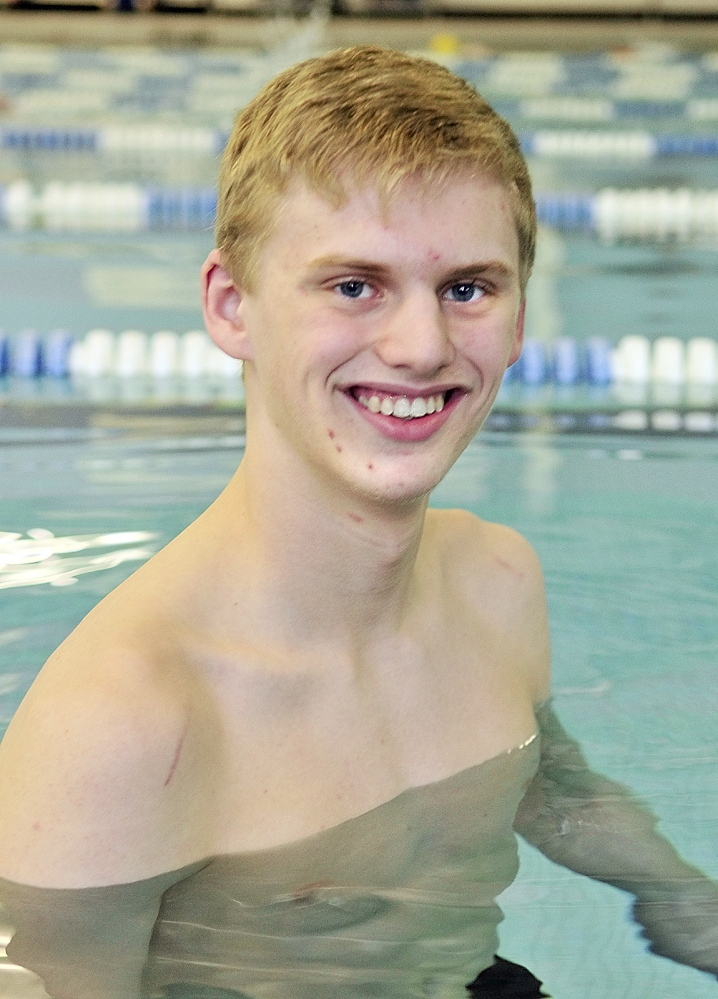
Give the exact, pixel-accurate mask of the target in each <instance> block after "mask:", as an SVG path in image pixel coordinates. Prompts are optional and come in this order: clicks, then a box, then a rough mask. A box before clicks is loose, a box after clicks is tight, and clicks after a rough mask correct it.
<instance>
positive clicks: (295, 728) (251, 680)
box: [213, 633, 535, 853]
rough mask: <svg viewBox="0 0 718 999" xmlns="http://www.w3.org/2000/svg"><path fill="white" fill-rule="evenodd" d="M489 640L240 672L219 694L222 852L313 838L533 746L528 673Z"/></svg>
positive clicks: (451, 642)
mask: <svg viewBox="0 0 718 999" xmlns="http://www.w3.org/2000/svg"><path fill="white" fill-rule="evenodd" d="M469 637H471V638H473V639H474V642H473V643H470V642H468V641H467V639H468V638H469ZM481 637H482V636H481V635H480V634H478V633H476V634H474V635H472V636H468V635H466V634H464V635H463V636H461V640H460V641H456V640H455V638H456V636H454V637H453V638H451V637H447V640H446V641H445V642H443V643H433V642H429V643H427V645H426V646H425V647H420V648H419V647H417V648H415V649H414V650H413V654H412V655H408V656H405V655H396V656H395V657H394V658H393V659H387V660H386V661H384V662H382V663H359V664H356V663H351V662H349V661H347V660H346V659H344V660H342V659H341V658H340V657H337V662H336V663H335V665H334V668H332V665H331V663H319V664H317V663H313V662H310V661H302V660H301V659H300V658H299V657H298V660H297V662H296V663H294V664H293V668H288V667H287V665H286V664H285V668H284V669H277V668H276V664H275V666H274V668H268V669H266V670H262V669H259V670H257V669H256V668H253V669H252V670H251V671H248V672H245V671H244V670H243V669H241V668H240V669H238V670H236V671H235V673H234V674H233V675H234V677H235V679H234V682H233V683H231V684H224V685H222V684H220V688H219V690H218V697H217V703H218V704H219V705H220V709H219V719H220V722H219V723H220V725H221V727H222V736H223V737H222V745H223V747H224V752H223V757H222V760H221V778H220V783H221V787H220V795H219V802H220V803H221V804H220V816H219V822H218V824H217V826H216V830H217V842H216V843H215V844H214V850H213V852H217V853H238V852H245V851H249V850H258V849H267V848H272V847H275V846H278V845H281V844H283V843H289V842H293V841H295V840H299V839H302V838H304V837H306V836H310V835H313V834H315V833H317V832H321V831H323V830H326V829H330V828H333V827H334V826H337V825H339V824H340V823H342V822H345V821H347V820H349V819H352V818H355V817H356V816H358V815H362V814H364V813H366V812H368V811H369V810H371V809H373V808H375V807H377V806H379V805H381V804H383V803H385V802H387V801H390V800H392V799H393V798H394V797H396V796H397V795H399V794H401V793H403V792H404V791H406V790H407V789H408V788H411V787H419V786H423V785H428V784H431V783H433V782H435V781H439V780H443V779H445V778H447V777H450V776H451V775H453V774H455V773H459V772H460V771H462V770H465V769H466V768H468V767H471V766H474V765H476V764H478V763H482V762H483V761H485V760H488V759H491V758H493V757H495V756H497V755H499V754H501V753H503V752H505V751H507V750H510V749H513V748H514V747H516V746H518V745H520V744H521V743H523V742H524V741H525V740H526V739H527V738H528V737H530V736H531V735H532V734H533V732H534V730H535V721H534V718H533V710H532V706H531V701H530V696H529V694H528V691H527V690H526V688H525V685H524V683H523V682H522V680H521V675H522V674H521V671H520V669H518V668H517V666H518V664H517V663H515V662H513V661H512V657H511V655H510V654H509V655H507V654H506V651H505V649H502V648H501V647H500V646H499V645H497V643H495V642H492V641H489V640H487V638H486V636H483V641H481V640H480V639H481Z"/></svg>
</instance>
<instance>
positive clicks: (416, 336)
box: [374, 293, 455, 376]
mask: <svg viewBox="0 0 718 999" xmlns="http://www.w3.org/2000/svg"><path fill="white" fill-rule="evenodd" d="M374 349H375V351H376V353H377V354H378V356H379V357H380V358H381V360H382V361H383V362H384V364H386V365H387V366H388V367H390V368H404V369H406V370H407V371H408V372H411V373H412V374H416V375H422V376H428V375H433V374H436V372H438V371H440V370H441V369H442V368H444V367H447V366H448V365H449V364H451V362H452V361H453V359H454V355H455V349H454V344H453V342H452V340H451V337H450V334H449V328H448V322H447V318H446V316H445V315H444V313H443V311H442V309H441V304H440V303H439V301H438V300H437V299H436V297H435V296H434V295H433V294H432V295H428V294H418V293H417V294H413V295H407V296H405V297H403V298H402V300H401V301H400V302H398V303H397V305H396V306H395V307H394V308H393V309H392V311H391V313H390V314H389V315H388V316H387V317H386V318H385V321H384V323H383V324H382V325H381V327H380V329H379V330H378V333H377V337H376V341H375V345H374Z"/></svg>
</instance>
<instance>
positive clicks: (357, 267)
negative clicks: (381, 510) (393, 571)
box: [237, 175, 523, 501]
mask: <svg viewBox="0 0 718 999" xmlns="http://www.w3.org/2000/svg"><path fill="white" fill-rule="evenodd" d="M518 273H519V262H518V239H517V235H516V226H515V223H514V220H513V217H512V213H511V207H510V200H509V197H508V194H507V192H506V190H505V189H504V188H503V187H502V186H501V185H500V184H498V183H497V182H495V181H494V180H492V179H490V178H488V177H487V178H478V179H477V178H476V177H469V176H463V175H460V176H457V177H454V178H452V179H450V180H449V181H447V182H445V183H444V184H443V185H440V186H436V187H435V188H430V187H428V186H425V185H422V184H420V183H419V182H417V181H407V182H405V183H404V184H403V185H402V186H401V188H400V189H399V190H398V191H397V192H396V193H395V194H394V195H393V196H392V197H391V199H390V201H389V203H388V204H382V201H381V199H380V197H379V195H378V193H377V192H376V191H375V190H374V189H373V188H370V187H369V188H365V189H361V190H355V191H354V192H353V193H351V195H350V196H349V198H348V199H347V200H346V202H345V203H344V204H343V205H341V206H340V207H339V208H335V207H333V206H332V205H331V204H330V203H329V202H327V201H326V200H324V199H323V198H322V197H321V196H319V195H318V194H316V193H314V192H313V191H311V190H310V189H309V188H308V187H306V186H305V185H303V184H299V183H296V184H295V185H294V186H293V188H292V189H291V190H290V192H289V193H288V194H287V196H286V197H285V199H284V201H283V202H282V203H281V205H280V207H279V210H278V217H277V223H276V226H275V228H274V229H273V230H272V233H271V235H270V237H269V238H268V240H267V242H266V243H265V245H264V247H263V250H262V253H261V257H260V260H259V266H258V268H257V274H258V276H257V281H256V284H255V286H254V287H253V289H252V291H251V292H250V293H247V294H241V293H240V300H239V305H238V310H237V323H238V326H239V328H240V329H241V330H242V331H243V336H244V337H245V341H246V348H245V351H244V356H245V358H246V364H245V384H246V389H247V414H248V425H249V427H250V437H249V438H248V448H249V447H250V445H251V444H252V443H253V438H252V434H254V439H256V438H257V436H260V438H261V437H263V438H264V444H265V445H266V447H267V448H275V449H276V448H277V447H280V448H287V447H288V448H289V449H290V450H291V451H292V452H293V454H294V455H295V456H296V457H299V458H300V459H301V460H302V464H303V467H305V468H306V469H307V470H309V469H311V470H312V471H313V473H317V472H319V473H320V474H321V476H322V478H323V479H324V480H325V481H332V482H333V483H334V484H335V485H336V486H337V487H339V488H349V489H350V490H353V491H357V490H358V491H359V492H360V493H365V494H367V495H368V496H371V497H374V498H376V499H381V500H394V501H400V500H408V499H413V498H418V497H423V496H424V495H426V493H427V492H428V491H429V490H430V489H432V488H433V487H434V486H435V485H436V484H437V482H439V480H440V479H441V478H442V477H443V476H444V475H445V473H446V472H447V471H448V469H449V468H450V467H451V465H452V464H453V462H454V461H455V460H456V458H457V457H458V456H459V454H460V453H461V452H462V451H463V449H464V448H465V447H466V445H467V444H468V443H469V441H470V440H471V439H472V437H473V436H474V435H475V433H476V431H477V430H478V428H479V427H480V425H481V423H482V421H483V419H484V418H485V416H486V414H487V413H488V411H489V408H490V406H491V403H492V402H493V400H494V397H495V395H496V392H497V391H498V388H499V385H500V383H501V378H502V375H503V373H504V370H505V368H506V366H507V364H509V363H511V362H512V361H513V360H515V359H516V357H517V356H518V353H519V352H520V346H521V336H522V316H523V307H522V296H521V291H520V287H519V277H518Z"/></svg>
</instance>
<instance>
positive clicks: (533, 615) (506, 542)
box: [451, 511, 551, 705]
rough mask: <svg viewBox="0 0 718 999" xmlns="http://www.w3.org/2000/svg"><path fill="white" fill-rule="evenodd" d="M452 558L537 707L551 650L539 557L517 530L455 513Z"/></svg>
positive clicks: (543, 696)
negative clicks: (459, 567)
mask: <svg viewBox="0 0 718 999" xmlns="http://www.w3.org/2000/svg"><path fill="white" fill-rule="evenodd" d="M452 516H454V517H455V521H454V528H455V530H454V532H453V542H452V552H451V556H452V560H453V561H454V564H457V565H460V566H461V568H462V571H461V586H462V589H463V590H464V591H465V592H467V593H469V595H470V600H471V601H472V603H473V606H474V609H475V613H476V614H478V615H481V616H482V617H483V618H484V619H485V620H486V622H487V626H488V627H490V628H491V629H492V630H493V631H494V633H496V634H497V635H498V636H499V639H500V642H501V644H502V646H503V648H504V649H505V650H506V654H507V658H508V659H510V660H511V661H512V663H515V665H516V668H517V669H518V670H519V671H520V673H521V674H522V677H523V680H524V682H525V683H526V685H527V687H528V689H529V692H530V694H531V698H532V701H533V703H534V705H539V704H541V703H543V702H544V701H546V700H547V699H548V697H549V694H550V684H551V675H550V674H551V651H550V639H549V627H548V615H547V610H546V593H545V587H544V579H543V572H542V570H541V563H540V562H539V558H538V555H537V554H536V552H535V550H534V548H533V547H532V546H531V544H529V542H528V541H527V540H526V539H525V538H524V537H523V536H522V535H521V534H519V533H518V532H517V531H515V530H513V529H512V528H510V527H505V526H504V525H502V524H494V523H489V522H486V521H483V520H480V519H479V518H477V517H475V516H473V515H472V514H469V513H466V512H465V511H456V512H455V513H452Z"/></svg>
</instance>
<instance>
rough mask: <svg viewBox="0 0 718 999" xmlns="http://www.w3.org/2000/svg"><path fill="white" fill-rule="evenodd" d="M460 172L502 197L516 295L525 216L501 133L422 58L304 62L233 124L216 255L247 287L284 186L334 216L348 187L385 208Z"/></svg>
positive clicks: (368, 50)
mask: <svg viewBox="0 0 718 999" xmlns="http://www.w3.org/2000/svg"><path fill="white" fill-rule="evenodd" d="M466 170H469V171H472V172H475V173H476V174H488V175H489V176H491V177H493V178H495V179H496V180H497V181H498V182H500V183H501V184H502V185H504V186H505V187H506V189H507V191H508V193H509V196H510V198H511V201H512V208H513V214H514V218H515V221H516V230H517V234H518V243H519V278H520V281H521V287H522V289H523V288H524V287H525V284H526V281H527V279H528V275H529V272H530V270H531V266H532V263H533V258H534V252H535V244H536V212H535V207H534V202H533V197H532V194H531V180H530V178H529V173H528V169H527V166H526V163H525V161H524V158H523V156H522V154H521V150H520V147H519V143H518V140H517V138H516V136H515V135H514V133H513V131H512V130H511V127H510V126H509V125H508V123H507V122H506V121H504V119H503V118H501V117H500V116H499V115H497V114H496V112H495V111H493V109H492V108H491V107H490V106H489V105H488V104H487V103H486V101H485V100H484V99H483V98H482V97H480V96H479V94H477V93H476V91H475V90H474V89H473V88H472V87H471V86H470V85H469V84H468V83H467V82H466V81H465V80H462V79H461V78H460V77H458V76H455V75H454V74H453V73H451V72H449V70H447V69H445V68H444V67H443V66H440V65H438V64H436V63H434V62H432V61H431V60H429V59H422V58H418V57H415V56H408V55H405V54H403V53H401V52H397V51H394V50H392V49H384V48H381V47H379V46H374V45H361V46H359V45H358V46H354V47H352V48H348V49H340V50H338V51H335V52H330V53H329V54H328V55H324V56H320V57H318V58H313V59H307V60H306V61H304V62H301V63H298V64H297V65H295V66H292V67H291V68H290V69H287V70H285V71H284V72H282V73H280V74H279V75H278V76H276V77H274V79H273V80H271V81H270V82H269V83H268V84H267V85H266V86H265V87H264V88H263V89H262V90H261V91H260V92H259V94H257V96H256V97H255V98H254V99H253V100H252V101H250V103H249V104H248V105H247V106H246V107H245V108H244V109H243V110H242V111H241V112H240V113H239V115H238V116H237V119H236V122H235V125H234V129H233V130H232V134H231V136H230V138H229V142H228V143H227V147H226V149H225V151H224V155H223V157H222V164H221V168H220V176H219V201H218V207H217V224H216V238H217V246H218V247H219V249H220V251H221V253H222V257H223V259H224V261H225V264H226V266H227V267H228V269H229V270H230V272H231V274H232V276H233V277H234V278H235V280H237V281H238V282H239V283H240V284H242V285H243V286H244V287H245V288H251V286H252V283H253V281H254V279H255V276H256V275H255V271H256V265H257V258H258V256H259V253H260V251H261V249H262V246H263V243H264V241H265V240H266V238H267V237H268V236H269V234H270V232H271V230H272V226H273V224H274V220H275V218H276V214H277V213H276V208H277V204H278V200H279V198H280V197H281V195H283V194H284V193H285V192H286V191H287V188H288V186H289V184H290V182H291V181H292V180H293V179H295V178H297V177H299V178H301V179H302V180H304V181H305V183H307V184H308V185H309V187H310V188H312V189H313V190H315V191H316V192H317V193H319V194H321V195H322V196H324V197H326V198H327V199H328V200H329V201H330V202H331V203H333V204H334V205H335V206H336V207H339V206H340V205H341V204H342V203H343V202H344V201H345V200H346V198H347V197H348V192H347V189H346V184H347V182H349V183H350V184H352V185H356V186H361V185H363V184H368V183H371V184H373V185H375V186H376V187H377V189H378V190H379V192H380V194H381V196H382V198H388V197H391V194H392V192H393V191H394V190H395V189H396V188H397V186H398V185H399V184H400V183H401V181H402V180H404V179H406V178H408V177H420V178H421V179H422V180H423V181H425V182H427V183H430V184H436V183H441V182H442V181H444V180H446V179H447V178H449V177H450V176H452V175H453V174H455V173H457V172H459V171H466Z"/></svg>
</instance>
